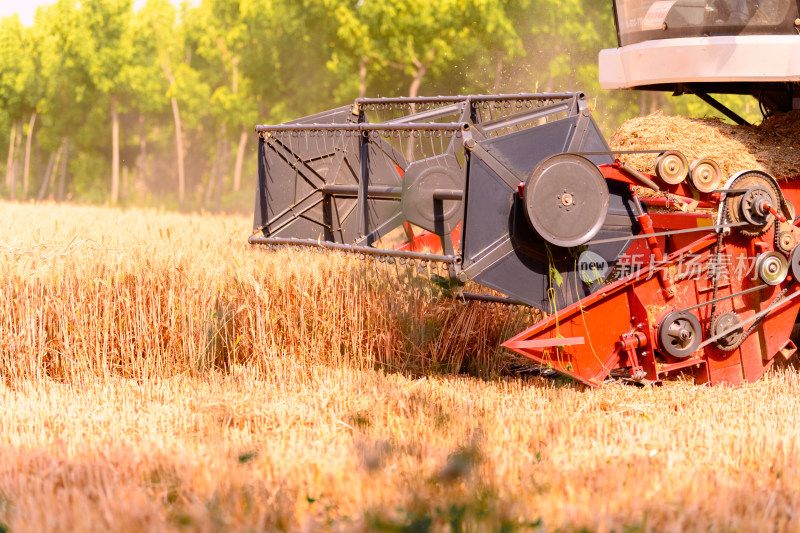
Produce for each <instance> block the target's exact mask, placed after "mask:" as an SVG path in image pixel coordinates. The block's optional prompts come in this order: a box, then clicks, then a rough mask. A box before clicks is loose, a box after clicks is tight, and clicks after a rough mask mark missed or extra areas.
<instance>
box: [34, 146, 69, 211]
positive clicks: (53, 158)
mask: <svg viewBox="0 0 800 533" xmlns="http://www.w3.org/2000/svg"><path fill="white" fill-rule="evenodd" d="M62 148H63V147H62V146H59V147H58V150H56V151H55V152H53V153H52V154H50V161H48V162H47V172H45V174H44V180H43V181H42V187H41V188H40V189H39V196H37V197H36V201H37V202H41V201H42V200H44V198H45V196H46V195H47V189H48V188H49V187H50V178H51V176H52V175H53V168H55V167H57V166H58V159H59V158H60V157H61V150H62Z"/></svg>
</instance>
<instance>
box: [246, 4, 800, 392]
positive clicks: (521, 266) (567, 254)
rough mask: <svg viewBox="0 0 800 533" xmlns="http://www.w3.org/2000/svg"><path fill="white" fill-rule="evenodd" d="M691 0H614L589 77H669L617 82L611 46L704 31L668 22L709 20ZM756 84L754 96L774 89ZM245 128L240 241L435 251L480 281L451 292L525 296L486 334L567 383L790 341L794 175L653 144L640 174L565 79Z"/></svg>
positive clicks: (680, 368) (798, 267)
mask: <svg viewBox="0 0 800 533" xmlns="http://www.w3.org/2000/svg"><path fill="white" fill-rule="evenodd" d="M708 4H709V3H708V2H696V1H692V0H678V1H666V2H664V1H660V2H648V1H642V0H635V1H633V0H619V1H618V2H616V4H615V12H616V15H617V19H618V22H619V21H620V20H622V21H623V22H622V23H620V24H621V25H620V26H619V27H621V28H624V31H620V39H621V47H620V48H619V49H617V50H615V51H604V52H603V54H602V55H601V68H603V69H604V70H603V72H605V73H606V74H605V75H606V77H608V72H609V71H608V65H609V64H613V65H614V67H615V68H617V67H618V70H619V73H621V74H619V75H620V76H622V75H623V74H624V75H625V76H627V77H626V78H625V79H624V80H622V81H619V84H620V87H622V86H623V85H624V84H628V85H629V86H630V88H654V89H655V88H659V87H661V88H663V87H664V86H666V85H670V84H672V85H674V84H677V83H679V82H678V81H676V80H671V81H670V80H666V79H663V77H664V76H666V74H664V72H668V70H669V69H665V68H663V62H662V63H661V64H660V65H659V68H658V71H659V72H660V73H661V74H660V75H661V76H662V78H652V77H650V78H648V77H647V76H653V74H648V73H645V74H642V75H641V76H639V74H637V75H636V76H639V77H636V79H634V77H632V76H631V75H630V73H631V69H630V67H629V64H632V63H637V61H636V60H635V57H636V53H638V52H631V50H634V48H630V47H637V46H639V47H640V48H642V49H647V48H648V47H652V48H653V49H656V50H657V49H659V47H658V46H655V45H652V44H650V43H652V41H648V40H644V39H645V38H649V36H651V35H655V34H654V33H652V32H656V33H658V32H673V33H671V34H670V35H672V36H673V37H674V38H673V41H683V40H685V39H688V40H689V41H688V44H690V43H691V42H694V41H692V39H709V38H710V37H687V36H686V35H687V34H686V33H685V32H688V31H689V30H690V29H692V28H699V27H702V28H706V27H707V25H708V24H712V23H711V22H709V21H710V20H712V19H714V20H713V24H716V23H717V22H716V20H717V19H716V18H714V17H722V16H723V15H720V14H719V13H720V11H719V10H717V12H716V13H712V12H711V11H710V10H709V9H708V8H709V5H708ZM763 4H764V5H766V2H763ZM778 4H780V2H778V3H776V5H778ZM780 5H783V4H780ZM792 6H794V4H792ZM657 8H658V9H657ZM700 8H702V9H700ZM659 9H660V11H659ZM776 9H777V8H776ZM656 11H658V12H657V13H656ZM776 12H777V11H776ZM795 12H796V7H791V6H790V8H787V10H786V13H783V15H784V18H786V17H788V16H791V14H794V13H795ZM787 13H788V14H787ZM759 16H760V15H759V14H758V13H755V12H754V13H751V14H750V20H753V19H756V18H757V17H759ZM656 20H661V23H662V26H661V29H658V28H655V29H650V25H652V24H655V22H654V21H656ZM726 20H727V21H728V22H727V23H726V24H723V25H721V26H720V27H724V28H730V27H732V24H731V22H730V21H731V18H730V16H728V18H727V19H726ZM758 20H760V19H758ZM781 20H783V19H781ZM645 22H646V24H645ZM681 24H683V26H681ZM750 24H751V22H747V23H745V24H744V26H745V27H749V25H750ZM781 24H782V23H781ZM779 26H780V24H779ZM737 27H738V26H737ZM780 27H783V26H780ZM691 31H694V30H693V29H692V30H691ZM698 31H699V30H698ZM681 32H683V33H681ZM623 35H624V37H623ZM658 35H661V34H660V33H658ZM757 36H758V35H756V37H757ZM725 38H726V39H731V38H732V37H731V36H730V35H728V36H726V37H725ZM738 38H739V37H735V38H734V41H735V40H736V39H738ZM795 38H797V37H795ZM626 47H628V48H626ZM636 50H638V48H637V49H636ZM642 63H648V64H655V63H657V62H656V61H652V60H648V61H643V62H642ZM718 63H720V62H719V61H717V63H715V65H718ZM603 65H606V66H605V67H603ZM642 68H644V67H642ZM698 68H699V67H698ZM718 70H719V71H721V70H722V67H720V68H719V69H718ZM797 72H800V70H798V71H797ZM686 81H687V80H686V79H683V80H682V82H680V83H683V82H686ZM688 81H690V82H691V83H692V84H691V85H688V86H687V87H691V88H693V90H694V91H698V92H702V91H703V90H704V89H706V90H710V89H709V88H710V87H711V86H710V85H708V86H706V85H697V84H694V82H692V80H688ZM707 81H708V83H712V82H714V83H716V82H718V81H720V80H716V81H714V80H710V79H709V80H707ZM645 82H646V83H645ZM785 82H786V80H783V81H776V82H775V83H776V84H777V83H785ZM697 83H698V84H699V83H705V82H701V81H698V82H697ZM628 85H625V86H626V87H627V86H628ZM672 85H670V86H672ZM682 86H683V85H682ZM729 87H738V88H739V89H740V90H742V91H744V90H745V89H744V88H742V87H744V86H741V85H730V86H729ZM775 87H778V85H776V86H775ZM739 89H737V90H739ZM781 90H789V89H785V88H784V89H781ZM776 91H777V89H776ZM778 92H779V91H778ZM775 94H777V93H775ZM772 95H773V92H772V86H770V89H768V90H764V91H763V94H762V102H767V101H768V102H770V103H769V104H768V105H769V106H771V108H774V109H778V108H779V107H772V106H779V104H778V103H780V102H783V103H785V102H784V100H781V99H780V98H778V96H775V97H774V99H773V96H772ZM788 101H792V98H789V100H788ZM774 102H778V103H774ZM256 132H257V133H258V136H259V145H258V182H257V193H256V205H255V217H254V231H253V234H252V236H251V237H250V242H251V243H253V244H255V245H263V246H270V247H274V246H287V245H288V246H310V247H317V248H325V249H333V250H343V251H348V252H354V253H358V254H363V255H368V256H378V257H380V258H381V259H382V260H384V261H387V260H388V261H400V262H409V261H412V262H413V261H419V262H426V263H428V262H438V263H443V264H444V265H446V266H447V268H448V269H449V271H450V272H451V275H452V276H453V277H454V278H457V279H458V280H460V281H462V282H468V281H470V282H474V283H475V284H478V285H481V286H484V287H486V288H488V289H491V290H492V291H495V294H463V296H465V297H469V298H473V299H486V300H489V301H499V302H505V303H510V304H515V305H526V306H530V307H532V308H536V309H539V310H542V311H543V312H544V318H543V319H542V320H541V321H539V322H537V323H536V324H534V325H533V326H532V327H530V328H528V329H527V330H525V331H523V332H521V333H519V334H517V335H516V336H514V337H513V338H512V339H510V340H508V341H507V342H506V343H505V344H504V346H505V347H507V348H508V349H510V350H512V351H513V352H516V353H517V354H520V355H522V356H525V357H527V358H529V359H531V360H533V361H535V362H536V363H538V364H540V365H542V366H545V367H547V368H551V369H554V370H556V371H558V372H560V373H562V374H566V375H568V376H570V377H572V378H574V379H576V380H578V381H581V382H583V383H586V384H589V385H599V384H601V383H602V382H603V381H604V380H605V379H606V378H607V377H608V376H609V375H612V374H613V375H623V376H625V377H627V378H629V379H632V380H635V381H639V382H657V381H659V380H661V379H663V378H665V377H666V376H670V375H675V374H689V375H691V376H693V377H694V378H695V380H696V382H698V383H738V382H742V381H753V380H756V379H758V378H759V377H760V376H761V375H762V374H763V373H764V372H765V371H766V370H767V369H768V368H770V366H771V365H772V364H773V363H774V361H775V360H776V358H779V357H783V358H788V357H789V356H790V355H792V354H793V353H794V351H795V346H794V344H793V342H792V341H791V339H790V334H791V331H792V328H793V326H794V323H795V319H796V317H797V315H798V310H800V298H798V296H800V286H798V284H797V283H796V282H795V281H796V280H797V279H798V278H800V247H799V246H797V244H798V243H800V228H798V227H796V226H795V219H794V208H793V204H796V203H797V201H800V184H798V182H784V183H780V184H779V183H778V182H777V181H776V180H775V179H774V178H773V177H772V176H770V175H768V174H766V173H764V172H761V171H758V170H749V171H743V172H740V173H738V174H735V175H733V176H731V177H727V176H723V175H722V172H721V170H720V167H719V165H718V164H717V163H716V162H715V161H713V160H710V159H698V160H696V161H693V162H691V163H690V162H689V161H688V160H687V158H686V157H685V156H684V155H683V154H682V153H680V152H678V151H674V150H669V149H668V147H666V148H665V147H658V148H657V149H654V150H650V152H652V153H653V156H654V158H655V163H654V167H653V169H652V173H643V172H640V171H639V170H637V169H635V168H633V167H631V166H630V165H628V164H626V163H624V162H621V161H619V160H618V159H616V156H618V155H620V152H614V151H612V150H611V149H610V148H609V146H608V144H607V143H606V140H605V139H604V137H603V135H602V133H601V132H600V130H599V128H598V126H597V124H596V123H595V121H594V120H593V118H592V116H591V112H590V109H589V106H588V105H587V101H586V98H585V95H584V94H582V93H562V94H513V95H488V96H487V95H473V96H455V97H419V98H378V99H371V98H362V99H358V100H356V101H355V102H354V103H353V104H352V105H348V106H344V107H340V108H337V109H333V110H330V111H327V112H323V113H320V114H317V115H313V116H310V117H305V118H301V119H298V120H295V121H293V122H289V123H285V124H279V125H262V126H257V127H256ZM398 232H399V233H402V234H403V237H402V238H401V239H399V240H397V239H395V240H394V241H393V240H392V238H391V237H392V235H395V234H397V233H398ZM390 234H391V235H390ZM496 293H499V294H500V295H502V296H499V295H497V294H496Z"/></svg>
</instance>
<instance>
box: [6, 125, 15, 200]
mask: <svg viewBox="0 0 800 533" xmlns="http://www.w3.org/2000/svg"><path fill="white" fill-rule="evenodd" d="M16 143H17V122H16V121H14V122H12V123H11V134H10V135H9V138H8V162H7V163H6V189H10V188H11V179H12V178H11V173H12V172H13V171H14V146H15V145H16Z"/></svg>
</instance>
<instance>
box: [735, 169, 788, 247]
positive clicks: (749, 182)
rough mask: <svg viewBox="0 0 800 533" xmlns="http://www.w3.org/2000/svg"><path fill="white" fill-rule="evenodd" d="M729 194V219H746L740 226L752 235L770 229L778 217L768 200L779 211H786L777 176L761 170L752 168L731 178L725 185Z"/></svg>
mask: <svg viewBox="0 0 800 533" xmlns="http://www.w3.org/2000/svg"><path fill="white" fill-rule="evenodd" d="M725 189H728V190H732V191H734V192H730V193H727V195H726V198H725V203H724V207H725V210H726V211H727V216H728V221H729V222H732V223H738V222H746V223H747V225H745V226H740V227H738V228H737V229H738V230H739V231H740V232H741V233H742V234H743V235H746V236H748V237H757V236H759V235H761V234H763V233H764V232H765V231H767V230H768V229H769V228H770V227H772V224H773V223H774V222H775V217H774V216H773V215H772V213H770V212H769V211H768V210H766V209H764V203H765V202H766V203H768V204H769V205H770V206H772V207H773V208H774V209H775V210H776V211H780V210H783V195H782V194H781V190H780V187H778V184H777V183H776V182H775V179H774V178H773V177H772V176H770V175H769V174H767V173H765V172H761V171H760V170H748V171H745V172H741V173H739V174H737V175H735V176H733V177H731V178H730V179H729V180H728V182H727V183H726V184H725Z"/></svg>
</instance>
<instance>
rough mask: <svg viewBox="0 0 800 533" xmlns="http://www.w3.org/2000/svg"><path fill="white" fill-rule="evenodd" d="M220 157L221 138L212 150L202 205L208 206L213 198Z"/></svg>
mask: <svg viewBox="0 0 800 533" xmlns="http://www.w3.org/2000/svg"><path fill="white" fill-rule="evenodd" d="M221 155H222V137H220V138H219V139H218V140H217V147H216V148H215V149H214V162H213V163H212V164H211V174H210V175H209V177H208V188H207V189H206V190H205V200H204V201H203V205H206V206H210V205H211V199H212V198H213V197H214V186H215V185H216V183H217V175H218V174H219V160H220V156H221Z"/></svg>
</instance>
